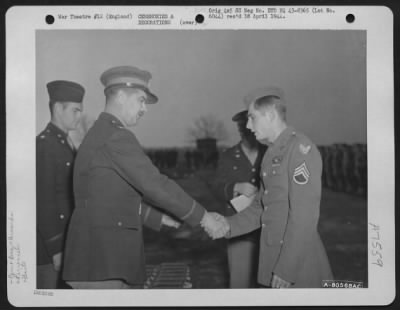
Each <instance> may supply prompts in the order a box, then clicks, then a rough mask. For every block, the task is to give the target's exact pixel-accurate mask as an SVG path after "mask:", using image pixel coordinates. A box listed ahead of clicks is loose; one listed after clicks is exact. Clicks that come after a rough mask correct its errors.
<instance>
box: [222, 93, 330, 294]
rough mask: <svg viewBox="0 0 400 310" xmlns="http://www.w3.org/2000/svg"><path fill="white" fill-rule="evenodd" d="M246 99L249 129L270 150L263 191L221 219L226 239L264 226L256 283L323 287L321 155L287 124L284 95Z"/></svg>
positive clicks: (327, 271) (326, 268)
mask: <svg viewBox="0 0 400 310" xmlns="http://www.w3.org/2000/svg"><path fill="white" fill-rule="evenodd" d="M271 89H273V91H271ZM247 98H251V101H249V110H248V115H249V119H248V123H247V128H249V129H250V130H251V131H253V132H254V134H255V136H256V138H257V140H258V141H260V142H262V143H265V144H268V145H269V148H268V151H267V152H266V153H265V156H264V158H263V161H262V164H261V176H260V177H261V186H260V190H259V192H258V195H257V197H256V198H255V200H254V201H253V203H252V205H251V206H249V207H248V208H246V209H245V210H244V211H242V212H240V213H238V214H236V215H234V216H232V217H228V218H227V219H226V220H225V219H224V218H223V217H222V216H221V217H219V220H220V221H221V222H225V225H226V226H227V227H229V232H228V233H227V234H226V236H227V237H228V238H232V237H236V236H239V235H243V234H246V233H248V232H250V231H253V230H254V229H257V228H260V227H261V234H260V255H259V266H258V282H259V283H260V284H261V285H262V286H266V287H273V288H289V287H294V288H318V287H322V285H323V280H331V279H332V272H331V268H330V264H329V261H328V257H327V255H326V251H325V248H324V245H323V243H322V241H321V238H320V236H319V233H318V230H317V226H318V220H319V213H320V201H321V172H322V161H321V156H320V153H319V151H318V149H317V147H316V146H315V145H314V143H312V142H311V140H310V139H309V138H308V137H306V136H305V135H304V134H302V133H299V132H297V131H295V130H294V129H293V128H292V127H290V126H288V125H287V124H286V104H285V101H284V97H283V92H282V91H277V89H276V88H264V89H257V90H255V91H254V92H251V93H250V94H249V95H248V96H247ZM219 236H220V234H219V235H217V236H216V237H219Z"/></svg>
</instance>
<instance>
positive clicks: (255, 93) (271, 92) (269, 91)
mask: <svg viewBox="0 0 400 310" xmlns="http://www.w3.org/2000/svg"><path fill="white" fill-rule="evenodd" d="M266 96H275V97H278V98H280V99H282V100H284V93H283V90H282V89H280V88H278V87H275V86H267V87H260V88H256V89H254V90H252V91H251V92H249V93H248V94H247V95H246V96H245V97H244V99H243V100H244V104H245V105H246V107H249V105H250V104H251V103H252V102H254V101H256V100H257V99H258V98H261V97H266Z"/></svg>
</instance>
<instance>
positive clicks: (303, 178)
mask: <svg viewBox="0 0 400 310" xmlns="http://www.w3.org/2000/svg"><path fill="white" fill-rule="evenodd" d="M309 179H310V172H309V171H308V169H307V165H306V163H305V162H303V163H302V164H301V165H299V166H298V167H297V168H295V169H294V173H293V181H294V182H295V183H296V184H299V185H304V184H307V183H308V180H309Z"/></svg>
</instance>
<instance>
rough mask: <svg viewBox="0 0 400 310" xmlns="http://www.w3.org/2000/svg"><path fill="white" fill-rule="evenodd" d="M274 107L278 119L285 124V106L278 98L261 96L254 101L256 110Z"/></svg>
mask: <svg viewBox="0 0 400 310" xmlns="http://www.w3.org/2000/svg"><path fill="white" fill-rule="evenodd" d="M271 107H275V109H276V111H277V112H278V115H279V117H280V118H281V119H282V120H283V121H285V122H286V104H285V102H284V101H283V100H282V99H281V98H279V97H278V96H263V97H260V98H258V99H256V100H255V101H254V108H255V109H256V110H260V109H267V108H271Z"/></svg>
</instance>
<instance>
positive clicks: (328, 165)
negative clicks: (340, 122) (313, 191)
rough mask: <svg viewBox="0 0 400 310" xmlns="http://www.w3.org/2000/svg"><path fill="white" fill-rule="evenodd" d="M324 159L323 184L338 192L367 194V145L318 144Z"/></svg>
mask: <svg viewBox="0 0 400 310" xmlns="http://www.w3.org/2000/svg"><path fill="white" fill-rule="evenodd" d="M318 148H319V150H320V153H321V157H322V161H323V167H324V169H323V172H322V185H323V186H324V187H327V188H330V189H332V190H334V191H338V192H346V193H350V194H356V195H361V196H365V195H366V194H367V145H366V144H360V143H355V144H339V143H337V144H332V145H327V146H318Z"/></svg>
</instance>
